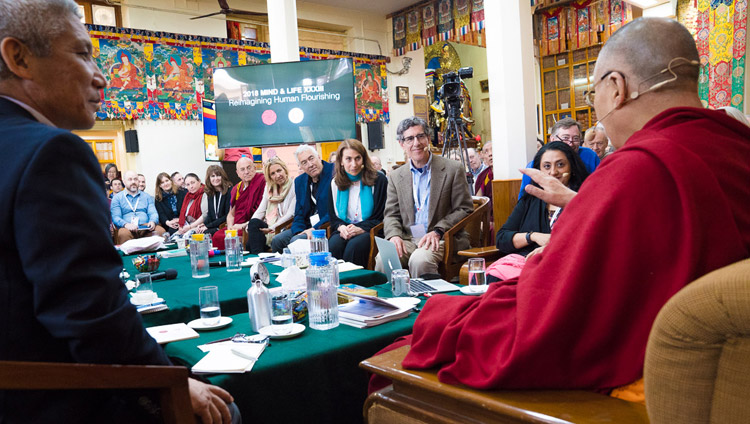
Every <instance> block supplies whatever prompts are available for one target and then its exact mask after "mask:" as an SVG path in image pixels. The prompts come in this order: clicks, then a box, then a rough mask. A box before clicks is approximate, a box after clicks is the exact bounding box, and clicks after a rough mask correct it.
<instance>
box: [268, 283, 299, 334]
mask: <svg viewBox="0 0 750 424" xmlns="http://www.w3.org/2000/svg"><path fill="white" fill-rule="evenodd" d="M293 322H294V318H293V315H292V297H291V296H290V294H289V293H288V292H285V291H283V290H282V291H279V292H277V293H274V294H272V295H271V324H272V325H273V327H272V328H273V332H274V333H275V334H279V335H283V334H289V333H291V332H292V324H293Z"/></svg>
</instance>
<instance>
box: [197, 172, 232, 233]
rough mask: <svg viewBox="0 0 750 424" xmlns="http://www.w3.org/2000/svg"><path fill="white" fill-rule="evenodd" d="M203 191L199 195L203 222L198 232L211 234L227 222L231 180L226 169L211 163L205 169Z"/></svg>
mask: <svg viewBox="0 0 750 424" xmlns="http://www.w3.org/2000/svg"><path fill="white" fill-rule="evenodd" d="M206 181H207V182H208V184H206V187H205V189H204V191H205V193H204V194H203V197H201V216H203V223H202V224H201V225H200V227H199V228H198V232H200V233H205V234H210V235H212V236H213V234H215V233H216V232H217V231H219V227H220V226H221V225H222V224H224V223H226V222H227V215H228V214H229V190H230V189H231V188H232V182H231V181H229V177H227V173H226V171H224V168H222V167H221V166H219V165H211V166H209V167H208V169H207V170H206Z"/></svg>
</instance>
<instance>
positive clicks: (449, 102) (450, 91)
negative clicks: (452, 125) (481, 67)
mask: <svg viewBox="0 0 750 424" xmlns="http://www.w3.org/2000/svg"><path fill="white" fill-rule="evenodd" d="M472 76H474V68H472V67H466V68H461V69H459V70H458V72H448V73H447V74H445V75H443V86H442V87H440V91H439V92H438V96H439V97H440V99H441V100H443V103H444V104H445V110H446V112H447V115H448V116H449V117H459V116H460V115H461V80H462V79H469V78H471V77H472Z"/></svg>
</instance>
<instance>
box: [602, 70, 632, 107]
mask: <svg viewBox="0 0 750 424" xmlns="http://www.w3.org/2000/svg"><path fill="white" fill-rule="evenodd" d="M607 79H609V80H610V83H611V84H612V86H613V87H614V89H613V90H612V101H613V103H614V105H615V109H619V108H621V107H623V106H625V103H627V101H628V100H629V99H628V94H627V91H628V87H627V83H626V82H625V77H623V76H622V74H620V73H619V72H612V73H611V74H609V75H608V76H607Z"/></svg>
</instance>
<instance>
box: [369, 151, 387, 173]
mask: <svg viewBox="0 0 750 424" xmlns="http://www.w3.org/2000/svg"><path fill="white" fill-rule="evenodd" d="M370 161H372V166H373V168H375V170H376V171H378V172H380V173H381V174H383V175H385V170H383V163H382V162H381V161H380V158H379V157H378V156H377V155H370Z"/></svg>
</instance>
